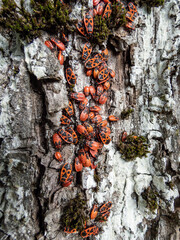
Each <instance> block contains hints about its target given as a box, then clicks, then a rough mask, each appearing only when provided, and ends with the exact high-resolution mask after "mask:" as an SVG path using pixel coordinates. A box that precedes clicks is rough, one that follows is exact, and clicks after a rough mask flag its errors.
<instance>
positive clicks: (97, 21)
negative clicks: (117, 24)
mask: <svg viewBox="0 0 180 240" xmlns="http://www.w3.org/2000/svg"><path fill="white" fill-rule="evenodd" d="M109 34H110V30H109V28H108V26H107V22H106V19H104V18H102V16H98V15H96V16H95V17H94V30H93V36H92V41H93V42H95V43H96V44H97V43H98V44H102V43H103V42H104V41H105V40H106V39H107V38H108V36H109Z"/></svg>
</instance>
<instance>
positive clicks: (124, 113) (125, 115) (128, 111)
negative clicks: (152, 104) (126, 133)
mask: <svg viewBox="0 0 180 240" xmlns="http://www.w3.org/2000/svg"><path fill="white" fill-rule="evenodd" d="M132 112H134V109H132V108H128V109H125V110H123V111H122V112H121V118H122V119H128V117H129V115H130V114H131V113H132Z"/></svg>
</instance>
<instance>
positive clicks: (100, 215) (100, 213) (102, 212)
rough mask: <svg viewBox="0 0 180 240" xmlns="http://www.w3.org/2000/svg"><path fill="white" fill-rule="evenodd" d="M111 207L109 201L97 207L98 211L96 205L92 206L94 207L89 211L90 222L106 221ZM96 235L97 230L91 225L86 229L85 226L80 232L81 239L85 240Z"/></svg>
mask: <svg viewBox="0 0 180 240" xmlns="http://www.w3.org/2000/svg"><path fill="white" fill-rule="evenodd" d="M111 207H112V202H111V201H109V202H107V203H105V204H103V205H102V206H101V207H99V209H98V205H97V204H94V206H93V208H92V210H91V214H90V219H91V220H95V219H96V221H98V222H104V221H107V219H108V217H109V215H110V209H111ZM85 225H86V224H85ZM98 233H99V228H98V227H97V226H96V225H93V226H91V227H88V228H87V227H86V226H85V229H84V230H83V231H81V237H82V238H87V237H89V236H91V235H97V234H98Z"/></svg>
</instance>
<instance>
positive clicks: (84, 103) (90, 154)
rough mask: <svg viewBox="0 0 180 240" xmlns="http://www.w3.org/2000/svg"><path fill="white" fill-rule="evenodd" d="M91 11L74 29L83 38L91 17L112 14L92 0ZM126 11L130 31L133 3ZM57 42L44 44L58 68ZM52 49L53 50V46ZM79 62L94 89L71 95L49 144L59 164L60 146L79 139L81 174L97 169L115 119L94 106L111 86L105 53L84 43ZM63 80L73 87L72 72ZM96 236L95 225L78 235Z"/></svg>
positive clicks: (100, 215)
mask: <svg viewBox="0 0 180 240" xmlns="http://www.w3.org/2000/svg"><path fill="white" fill-rule="evenodd" d="M62 2H63V1H62ZM116 3H119V4H120V5H121V7H122V8H124V5H123V3H121V1H120V0H116ZM93 6H94V9H93V10H90V11H89V12H87V13H86V14H85V15H84V19H83V20H82V21H79V22H78V24H77V29H78V30H79V32H80V33H81V34H82V35H84V36H86V37H87V38H89V37H91V36H92V34H93V17H94V16H95V15H102V17H103V18H109V17H110V15H111V12H112V2H111V1H109V0H103V1H100V0H93ZM128 7H129V11H128V12H127V14H126V18H127V19H129V20H130V21H131V22H128V23H127V25H126V27H128V28H131V29H134V25H133V21H134V19H135V18H136V16H137V14H138V13H137V10H136V7H135V6H134V4H133V3H129V4H128ZM61 40H62V42H61V41H59V40H57V39H55V38H51V39H50V41H46V42H45V44H46V46H47V47H49V48H50V49H51V50H54V48H55V46H56V48H58V49H59V54H58V59H59V61H60V64H61V65H62V64H63V63H64V57H63V55H62V51H64V50H65V44H66V43H67V42H68V39H67V37H66V36H65V35H64V34H62V37H61ZM53 44H54V45H55V46H54V45H53ZM82 60H83V61H84V65H85V69H86V75H87V76H89V77H91V79H92V80H94V81H95V84H94V86H92V85H91V86H86V87H84V89H83V90H84V92H71V94H70V98H71V100H70V101H69V105H68V107H66V108H65V109H64V112H65V113H64V114H63V115H62V117H61V118H60V123H61V125H63V126H65V127H66V128H65V129H63V128H60V129H59V130H58V131H57V132H56V133H54V135H53V143H54V146H55V148H56V149H57V150H58V151H57V152H55V154H54V157H55V158H56V160H58V161H60V162H61V161H62V160H63V158H62V155H61V153H60V152H59V150H60V149H61V146H62V143H63V142H65V143H68V144H77V143H78V142H79V139H78V138H80V139H81V140H82V139H84V142H82V141H81V144H80V149H79V151H78V155H77V156H76V157H75V160H74V169H75V171H76V172H81V171H82V169H83V167H91V168H92V169H95V168H96V167H97V165H95V162H96V160H97V158H98V155H99V153H100V150H101V149H102V147H103V145H104V144H109V143H110V141H111V138H110V133H111V130H110V128H109V127H108V126H107V125H108V121H109V122H116V121H118V120H119V118H118V117H116V116H114V115H110V116H109V117H108V118H107V119H104V120H103V118H102V116H101V115H100V111H101V107H100V106H98V105H103V104H105V103H106V102H107V100H108V90H109V88H110V85H111V79H112V78H114V77H115V72H114V71H113V70H112V69H110V68H109V67H108V64H107V61H108V50H107V49H104V50H102V51H101V52H100V53H96V54H93V53H92V46H91V44H90V42H87V43H86V44H85V45H84V47H83V50H82ZM65 77H66V80H67V83H68V84H69V86H70V87H71V88H72V87H74V85H75V84H76V81H77V79H76V75H75V74H74V72H73V70H72V68H71V67H70V66H69V67H67V68H66V69H65ZM90 97H91V99H92V100H93V101H94V102H95V103H96V105H94V106H91V107H89V98H90ZM73 103H77V104H78V105H79V109H80V116H79V120H80V121H81V122H82V123H81V124H79V125H77V126H74V128H73V127H72V126H70V125H72V124H74V123H73V121H72V120H71V119H70V118H71V117H72V116H73V115H74V107H73ZM126 137H127V133H126V132H124V133H123V135H122V141H125V139H126ZM72 170H73V166H72V165H71V164H70V163H67V162H66V163H65V164H64V165H63V166H62V168H61V171H60V183H61V185H62V187H68V186H69V185H71V183H72V182H73V173H72ZM111 206H112V203H111V202H108V203H105V204H103V205H102V206H101V207H100V208H99V210H98V206H97V205H94V206H93V209H92V211H91V214H90V218H91V220H94V219H96V221H99V222H104V221H107V219H108V217H109V215H110V209H111ZM64 232H66V233H74V232H76V229H70V227H66V228H65V229H64ZM98 232H99V228H98V227H97V226H96V225H93V226H91V227H86V226H84V230H83V231H81V237H82V238H86V237H89V236H90V235H96V234H98Z"/></svg>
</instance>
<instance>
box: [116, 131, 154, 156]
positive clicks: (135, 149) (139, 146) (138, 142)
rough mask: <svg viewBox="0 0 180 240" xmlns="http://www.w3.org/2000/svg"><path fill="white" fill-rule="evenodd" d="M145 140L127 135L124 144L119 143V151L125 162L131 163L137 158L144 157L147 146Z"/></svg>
mask: <svg viewBox="0 0 180 240" xmlns="http://www.w3.org/2000/svg"><path fill="white" fill-rule="evenodd" d="M146 142H147V140H146V138H144V137H142V136H134V135H128V136H127V138H126V140H125V141H124V142H122V141H120V143H119V151H120V153H121V154H122V157H123V158H124V159H125V160H127V161H132V160H134V159H135V158H137V157H140V158H142V157H146V154H147V153H148V152H149V151H148V144H146Z"/></svg>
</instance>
